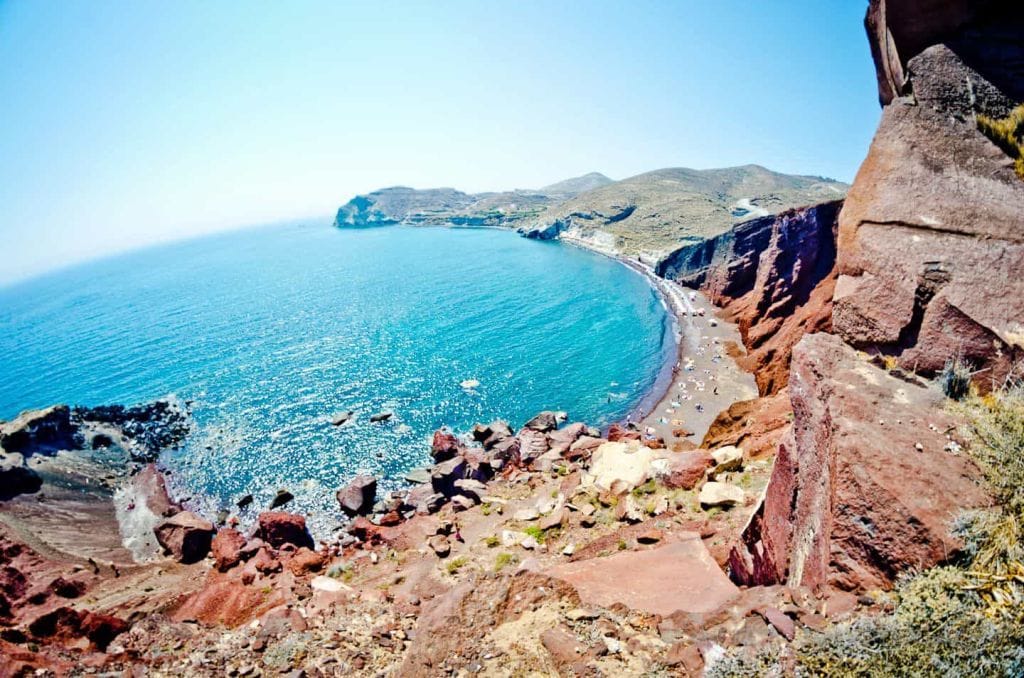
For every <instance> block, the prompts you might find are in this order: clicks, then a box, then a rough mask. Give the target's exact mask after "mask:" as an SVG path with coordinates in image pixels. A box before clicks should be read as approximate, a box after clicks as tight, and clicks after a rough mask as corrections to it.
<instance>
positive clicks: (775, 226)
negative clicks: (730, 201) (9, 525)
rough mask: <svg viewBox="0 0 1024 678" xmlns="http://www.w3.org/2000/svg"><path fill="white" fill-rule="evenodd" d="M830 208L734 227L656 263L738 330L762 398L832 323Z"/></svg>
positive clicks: (834, 208)
mask: <svg viewBox="0 0 1024 678" xmlns="http://www.w3.org/2000/svg"><path fill="white" fill-rule="evenodd" d="M842 204H843V203H842V201H833V202H827V203H822V204H820V205H814V206H812V207H804V208H800V209H795V210H789V211H787V212H783V213H782V214H779V215H777V216H769V217H762V218H759V219H753V220H750V221H746V222H744V223H742V224H739V225H738V226H736V227H735V228H733V229H731V230H729V231H727V232H725V233H723V234H721V235H719V236H716V237H714V238H710V239H708V240H704V241H702V242H699V243H696V244H692V245H687V246H685V247H682V248H680V249H678V250H676V251H675V252H673V253H672V254H670V255H668V256H667V257H665V258H664V259H662V260H661V261H660V262H659V263H658V265H657V266H656V267H655V273H656V274H657V275H659V276H662V277H665V278H668V279H671V280H676V281H678V282H679V283H681V284H683V285H686V286H688V287H693V288H696V289H700V290H701V291H703V292H704V293H705V294H706V295H707V296H708V298H709V299H710V300H711V301H712V302H713V303H715V304H716V305H718V306H721V307H722V309H723V311H724V314H725V315H726V317H728V318H729V319H730V320H731V321H733V322H735V323H736V324H737V325H738V327H739V330H740V334H741V336H742V338H743V343H744V345H745V346H746V348H747V353H746V355H743V356H739V357H738V359H737V361H738V362H739V364H740V365H741V366H742V367H744V368H745V369H748V370H750V371H752V372H754V374H755V376H756V378H757V384H758V389H759V390H760V392H761V394H762V395H768V394H773V393H776V392H778V391H779V390H780V389H782V388H783V387H785V385H786V381H787V379H788V373H789V354H790V352H791V350H792V347H793V345H794V344H796V342H797V341H799V340H800V337H802V336H803V335H804V334H805V333H808V332H816V331H825V330H828V329H829V326H830V321H831V311H832V305H831V298H832V292H833V284H834V277H833V268H834V265H835V256H836V251H835V238H836V233H835V229H836V218H837V215H838V214H839V210H840V208H841V207H842Z"/></svg>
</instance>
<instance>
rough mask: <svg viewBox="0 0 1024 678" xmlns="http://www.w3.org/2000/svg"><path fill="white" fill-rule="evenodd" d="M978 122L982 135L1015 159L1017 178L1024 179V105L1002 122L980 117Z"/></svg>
mask: <svg viewBox="0 0 1024 678" xmlns="http://www.w3.org/2000/svg"><path fill="white" fill-rule="evenodd" d="M977 122H978V129H979V130H981V132H982V134H984V135H985V136H987V137H988V138H989V139H991V140H992V142H993V143H994V144H995V145H996V146H998V147H999V148H1001V149H1003V152H1004V153H1006V155H1008V156H1010V157H1011V158H1013V160H1014V164H1013V167H1014V169H1015V170H1016V172H1017V176H1019V177H1020V178H1021V179H1024V104H1022V105H1020V106H1018V107H1017V108H1015V109H1013V110H1012V111H1010V115H1008V116H1006V117H1005V118H1002V119H1001V120H995V119H993V118H990V117H988V116H985V115H979V116H978V117H977Z"/></svg>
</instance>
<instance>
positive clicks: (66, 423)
mask: <svg viewBox="0 0 1024 678" xmlns="http://www.w3.org/2000/svg"><path fill="white" fill-rule="evenodd" d="M190 430H191V419H190V417H189V414H188V411H187V410H186V409H185V408H184V407H182V406H181V405H179V404H178V403H177V402H175V401H169V400H157V401H155V402H152V403H147V404H144V405H137V406H134V407H125V406H123V405H108V406H102V407H68V406H67V405H55V406H53V407H48V408H45V409H42V410H30V411H27V412H23V413H21V414H20V415H18V416H17V417H16V418H14V419H12V420H11V421H7V422H0V463H3V466H4V468H6V469H7V473H8V474H20V475H21V476H26V472H25V470H30V469H29V467H28V461H29V460H30V459H31V457H32V456H33V455H40V456H52V455H54V454H56V453H57V452H62V451H87V450H93V449H97V448H101V447H102V448H111V447H116V448H119V449H120V450H122V451H123V452H124V453H125V454H126V455H127V456H128V458H129V459H130V460H132V461H135V462H149V461H153V460H154V459H155V458H156V457H157V455H158V454H159V453H160V451H161V450H164V449H167V448H173V447H175V446H177V445H179V444H180V443H181V442H182V440H184V438H185V436H187V435H188V433H189V431H190ZM16 455H17V456H16ZM15 467H20V468H21V469H22V470H20V471H19V470H17V469H16V468H15ZM11 477H12V482H13V478H14V475H11ZM24 482H27V483H28V485H31V484H32V482H34V481H33V480H32V479H31V474H28V477H27V479H26V480H25V481H24ZM23 484H24V483H23ZM11 487H13V485H12V486H11Z"/></svg>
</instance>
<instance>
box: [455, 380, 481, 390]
mask: <svg viewBox="0 0 1024 678" xmlns="http://www.w3.org/2000/svg"><path fill="white" fill-rule="evenodd" d="M459 386H461V387H462V388H464V389H467V390H469V389H474V388H476V387H478V386H480V382H479V381H477V380H476V379H466V380H465V381H461V382H459Z"/></svg>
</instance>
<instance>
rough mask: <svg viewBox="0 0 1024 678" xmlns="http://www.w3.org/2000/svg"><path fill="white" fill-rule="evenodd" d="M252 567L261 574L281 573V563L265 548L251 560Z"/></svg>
mask: <svg viewBox="0 0 1024 678" xmlns="http://www.w3.org/2000/svg"><path fill="white" fill-rule="evenodd" d="M252 566H253V567H254V568H255V569H256V571H257V572H260V573H262V574H274V573H275V572H280V571H281V561H280V560H278V559H277V557H276V556H275V555H274V554H273V553H272V552H271V551H269V550H267V549H266V548H262V549H260V550H259V551H258V552H257V553H256V555H255V556H253V559H252Z"/></svg>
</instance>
